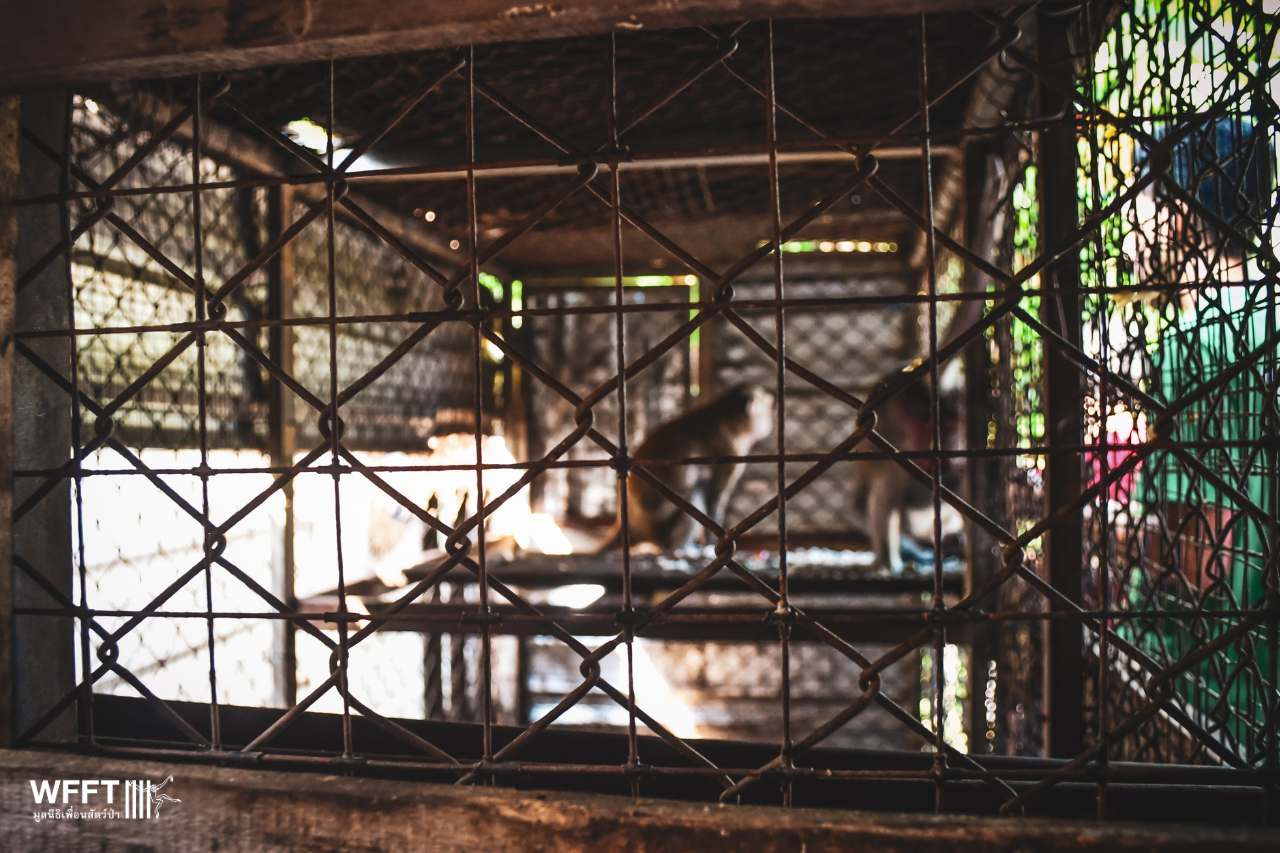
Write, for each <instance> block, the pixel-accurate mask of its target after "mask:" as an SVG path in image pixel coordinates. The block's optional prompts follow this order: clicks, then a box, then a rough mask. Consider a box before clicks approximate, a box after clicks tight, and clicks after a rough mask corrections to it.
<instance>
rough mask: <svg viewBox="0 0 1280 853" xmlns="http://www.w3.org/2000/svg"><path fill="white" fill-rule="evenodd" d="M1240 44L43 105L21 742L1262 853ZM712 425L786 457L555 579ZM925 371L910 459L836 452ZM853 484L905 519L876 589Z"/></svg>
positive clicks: (1053, 12)
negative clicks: (731, 391) (1241, 829)
mask: <svg viewBox="0 0 1280 853" xmlns="http://www.w3.org/2000/svg"><path fill="white" fill-rule="evenodd" d="M1276 28H1277V20H1276V15H1275V12H1274V11H1272V10H1268V9H1266V8H1263V5H1262V4H1254V3H1251V2H1243V0H1241V2H1225V3H1217V2H1214V3H1210V2H1207V0H1179V2H1177V3H1169V4H1153V3H1147V2H1132V3H1109V2H1086V3H1082V4H1059V3H1033V4H1028V5H1027V6H1025V7H1019V8H1014V9H1009V10H1007V11H1002V12H998V13H997V12H987V11H982V10H975V11H972V12H963V13H962V12H955V13H946V14H930V15H917V16H900V17H883V18H851V19H827V20H778V21H752V22H746V23H734V24H730V23H725V24H717V25H714V26H705V27H690V28H686V29H672V30H658V31H639V32H629V31H619V32H616V33H614V34H611V35H604V36H583V37H578V38H572V39H562V40H558V41H549V42H527V43H512V44H495V45H478V46H475V47H460V48H459V49H458V50H455V51H443V50H442V51H431V52H423V53H417V54H412V55H407V54H406V55H391V56H372V57H366V58H356V59H344V60H336V61H332V62H325V63H316V64H302V65H286V66H274V67H266V68H253V69H248V70H240V71H234V72H228V73H226V74H225V75H219V76H214V75H203V76H200V77H197V78H189V77H188V78H173V79H162V80H145V81H134V82H131V83H128V84H123V83H113V84H101V85H94V86H84V87H81V88H80V89H77V90H76V91H75V92H74V93H71V94H70V95H68V98H67V100H66V102H65V103H51V104H47V105H46V106H47V108H46V109H45V111H44V113H43V114H42V115H41V116H40V117H33V118H30V119H29V120H26V121H25V124H24V128H23V146H24V147H23V158H24V173H25V174H27V175H28V176H29V177H27V178H24V180H26V181H27V182H28V183H27V184H26V189H27V190H28V192H27V194H26V195H25V197H24V198H21V199H19V205H20V206H21V208H22V210H24V211H30V213H28V214H27V215H29V216H35V215H37V213H36V212H42V213H41V214H40V215H46V216H47V218H46V220H45V221H46V223H47V224H48V225H49V228H50V229H51V230H49V233H48V234H46V236H48V237H49V238H50V239H49V240H48V241H47V242H48V243H49V244H50V245H52V248H48V247H47V246H45V245H40V246H34V245H33V246H32V247H31V248H30V250H29V251H28V253H27V257H28V258H29V260H30V262H29V263H28V264H27V266H26V268H25V269H20V270H19V273H20V279H19V287H20V300H22V299H25V300H26V301H25V302H22V301H20V303H19V306H20V310H19V328H18V333H17V335H16V340H15V346H16V348H17V352H18V353H19V355H20V356H21V360H20V362H19V367H18V371H19V376H18V379H17V382H18V387H19V389H26V392H27V393H28V394H29V395H30V399H31V400H32V401H33V405H34V406H35V408H34V409H33V410H32V411H37V410H38V415H37V414H32V415H31V416H30V417H27V418H26V420H21V419H20V420H19V422H18V423H17V424H16V427H15V428H16V431H17V434H18V442H17V447H18V458H17V472H16V473H17V479H18V489H17V501H16V502H15V512H14V519H13V523H14V530H15V541H16V543H17V544H16V549H15V551H16V554H15V565H16V571H15V584H16V588H17V606H16V607H15V611H14V619H15V626H16V632H17V636H18V641H17V642H18V644H19V645H20V646H21V647H23V648H34V647H37V646H39V647H43V648H46V649H48V650H49V654H50V655H51V656H52V657H53V658H55V659H56V661H57V664H56V665H54V666H48V667H45V668H44V670H43V671H42V672H36V671H35V670H36V669H40V668H39V667H32V671H28V672H25V673H20V674H19V675H18V677H17V678H18V690H19V694H20V701H19V707H20V713H19V718H18V725H17V735H18V739H19V742H21V743H27V744H35V745H65V744H67V743H74V744H79V745H81V746H82V747H85V748H92V749H97V750H102V751H107V752H121V753H131V754H143V753H145V754H162V755H169V756H174V757H182V758H193V759H194V758H202V757H203V758H208V759H211V760H216V761H231V760H235V759H236V758H237V757H243V756H246V755H248V756H252V757H253V758H254V759H255V760H258V761H261V762H263V763H266V764H271V765H279V766H286V767H287V766H311V765H313V764H316V763H321V764H325V763H332V764H334V765H335V766H343V767H347V768H354V767H359V768H360V769H361V770H362V771H363V772H371V773H389V774H408V775H415V776H420V777H425V778H439V779H445V780H460V781H465V782H477V781H481V782H486V783H493V784H513V785H535V784H536V785H544V786H545V785H552V786H560V787H567V788H574V787H579V788H588V789H591V790H604V789H608V790H615V789H616V790H618V791H630V792H639V793H645V794H656V795H669V796H688V797H701V798H706V799H717V798H719V799H724V800H736V799H745V800H749V801H756V802H771V801H779V800H780V801H782V802H785V803H787V804H793V803H794V804H823V805H841V806H854V807H866V808H876V807H894V808H922V809H924V808H934V809H947V810H970V811H978V812H990V811H995V810H1004V811H1018V810H1022V809H1027V810H1030V811H1033V812H1034V811H1047V812H1054V813H1067V814H1087V813H1096V814H1098V815H1099V816H1103V817H1112V816H1123V817H1139V818H1142V817H1146V818H1153V819H1161V818H1167V817H1168V816H1169V814H1170V813H1171V807H1170V805H1169V803H1171V802H1175V801H1176V802H1177V803H1178V804H1179V805H1178V806H1177V807H1176V808H1174V809H1173V811H1174V812H1176V813H1178V814H1181V815H1183V816H1186V817H1198V818H1201V819H1205V820H1223V821H1237V822H1238V821H1266V822H1275V821H1276V820H1277V814H1280V801H1278V800H1277V799H1276V797H1277V794H1280V788H1278V787H1277V785H1278V784H1280V777H1277V775H1276V774H1277V772H1278V770H1277V769H1278V765H1280V748H1278V746H1277V729H1278V728H1280V694H1278V692H1277V684H1278V683H1280V680H1278V678H1277V667H1278V666H1280V656H1278V655H1277V644H1278V642H1280V629H1278V626H1277V620H1278V619H1280V583H1278V582H1277V576H1278V569H1277V558H1276V553H1277V551H1276V540H1277V532H1278V530H1280V461H1278V459H1280V450H1278V445H1277V437H1278V433H1277V425H1278V421H1280V412H1278V410H1277V382H1280V357H1278V352H1280V349H1278V346H1277V338H1278V335H1280V323H1277V296H1278V294H1280V288H1278V287H1277V284H1276V278H1275V277H1276V274H1277V271H1278V266H1280V265H1278V264H1277V260H1276V255H1275V248H1276V245H1277V241H1276V238H1275V231H1274V228H1275V224H1276V215H1277V209H1276V205H1277V201H1276V199H1277V194H1276V188H1277V178H1276V175H1277V161H1276V151H1277V148H1276V141H1275V136H1276V132H1277V127H1278V125H1280V114H1278V108H1277V88H1278V85H1280V84H1277V83H1276V71H1277V69H1278V68H1280V56H1278V55H1277V47H1276V38H1275V35H1276ZM32 115H33V116H34V113H33V114H32ZM28 164H40V165H38V166H35V167H33V168H27V167H28ZM58 231H61V232H62V235H61V238H60V239H59V238H58V237H57V236H55V235H56V233H57V232H58ZM24 239H26V236H25V235H24ZM24 292H25V295H24ZM624 368H625V369H624ZM740 382H751V383H756V384H758V385H760V386H763V387H765V388H767V389H770V390H771V391H772V392H773V393H774V394H775V395H776V399H777V401H778V403H779V404H780V407H781V415H780V418H779V421H778V424H779V425H780V426H781V428H782V429H781V432H780V434H779V435H775V436H774V437H772V438H770V439H769V440H768V441H767V442H762V443H761V444H759V445H757V446H756V447H755V448H754V449H753V450H752V452H751V453H750V454H749V456H750V458H749V459H747V460H744V461H746V462H747V465H746V468H745V471H746V473H745V475H744V476H743V478H742V480H741V482H740V483H739V485H738V487H737V489H736V491H735V493H734V495H733V497H732V500H731V501H730V503H729V509H728V512H727V517H726V518H724V519H713V521H714V522H716V523H717V524H718V525H720V527H721V529H720V530H716V529H709V530H708V533H707V536H706V540H707V543H708V544H707V545H706V547H705V548H702V549H700V550H697V551H688V552H681V553H676V554H651V553H639V552H637V553H632V554H629V555H625V556H624V554H623V553H622V552H621V551H620V550H613V551H609V552H601V553H597V549H598V547H599V545H600V544H601V543H602V542H603V541H604V540H605V539H606V537H607V535H608V533H609V531H610V530H611V528H612V526H613V525H614V524H615V523H616V520H617V518H618V516H619V509H620V506H619V496H620V495H621V494H623V493H624V492H623V491H622V489H624V488H625V487H626V486H625V485H624V483H626V482H630V483H635V482H636V481H637V478H638V477H643V476H645V475H644V472H643V468H644V465H645V463H644V461H643V460H642V461H641V462H640V463H634V461H633V460H632V459H631V455H632V454H634V451H635V448H636V447H638V445H639V444H640V442H641V440H642V439H643V437H644V436H645V435H647V434H649V433H650V432H651V431H652V430H653V429H655V428H656V427H657V426H659V425H661V424H662V423H664V422H666V421H669V420H670V419H671V418H673V417H675V416H677V415H679V414H680V413H681V412H684V411H686V410H688V409H689V408H691V407H693V406H696V405H699V404H701V403H705V401H707V400H710V399H713V398H715V396H716V395H717V394H718V393H720V392H723V391H724V390H725V389H728V388H730V387H733V386H734V385H735V384H736V383H740ZM917 382H919V383H927V386H928V387H929V388H930V389H931V390H930V392H929V393H930V399H931V405H933V406H935V408H934V409H933V412H934V413H935V415H939V414H942V413H943V412H944V411H947V412H958V413H959V420H958V422H957V423H956V424H955V426H956V427H957V428H958V437H953V436H951V435H950V425H948V424H940V425H939V427H938V429H937V431H936V433H934V434H932V435H931V436H930V438H929V441H928V442H926V445H925V446H922V447H907V446H894V445H893V444H892V443H891V442H886V441H885V440H884V438H883V434H884V431H885V430H886V429H888V428H890V427H892V426H893V425H892V424H886V422H885V420H884V419H885V418H887V417H892V415H891V414H889V413H890V412H891V411H892V409H891V403H892V401H893V399H894V398H895V396H897V395H900V394H901V393H902V392H903V389H904V388H905V387H907V386H908V385H909V384H911V383H917ZM944 400H945V401H948V403H947V405H946V407H945V408H944V405H943V401H944ZM871 412H876V413H877V414H878V416H879V419H880V420H879V422H878V423H877V422H876V421H875V420H874V419H870V418H869V417H868V415H869V414H870V413H871ZM873 427H875V428H876V429H878V430H880V432H874V433H873V432H872V428H873ZM68 456H70V461H68ZM882 459H889V460H891V461H892V462H893V463H894V464H897V465H901V466H904V467H906V468H908V469H909V470H910V473H911V475H912V476H913V477H914V478H915V479H916V480H917V481H918V482H919V484H920V486H921V488H922V489H923V490H924V492H925V493H927V494H928V495H929V497H928V498H927V499H926V501H927V504H928V505H927V506H926V507H925V508H926V509H927V511H928V512H927V514H929V515H931V516H932V519H931V520H932V521H933V522H934V524H933V525H932V527H933V529H934V531H935V532H934V534H933V535H932V536H923V537H920V536H916V537H915V539H914V540H913V541H910V542H909V543H908V544H909V545H910V553H909V554H908V553H907V552H906V551H904V554H905V555H906V556H907V557H908V561H907V567H906V569H905V570H904V571H902V572H895V571H892V570H891V568H890V567H889V566H883V565H878V564H877V562H876V560H875V558H874V556H873V554H872V553H871V551H870V549H869V542H868V532H867V530H866V529H865V524H861V523H859V521H858V514H857V512H856V511H855V503H856V495H855V488H854V480H853V477H852V472H853V470H854V468H855V466H860V465H862V466H867V465H870V464H872V463H873V462H876V461H877V460H882ZM633 464H638V465H639V468H640V470H636V469H635V468H633V467H632V466H633ZM687 464H695V463H687ZM702 464H705V460H704V463H702ZM717 464H727V462H726V461H725V460H720V461H719V462H717ZM780 493H783V494H785V501H780V500H779V494H780ZM780 503H781V504H782V506H784V507H785V515H784V514H783V513H782V512H780V511H779V505H780ZM944 515H945V516H948V517H952V518H955V519H959V520H962V521H963V523H964V535H963V537H962V541H957V540H955V539H954V538H953V537H944V536H943V535H942V527H943V518H944ZM51 531H52V532H53V534H54V535H50V534H51ZM63 533H65V536H64V535H62V534H63ZM24 644H25V645H24ZM24 679H25V681H24ZM36 684H40V685H43V686H40V687H29V688H28V685H36ZM24 691H26V692H24ZM588 729H590V730H591V731H592V734H591V735H590V736H589V737H588V736H587V735H586V734H585V730H588ZM886 783H888V784H886ZM1082 783H1083V784H1082ZM1191 784H1194V785H1199V786H1202V787H1203V789H1204V791H1205V792H1212V794H1210V793H1203V794H1202V795H1196V796H1192V795H1190V794H1188V790H1189V789H1188V788H1187V786H1188V785H1191ZM1170 797H1172V798H1175V799H1174V800H1170V799H1169V798H1170ZM1178 798H1181V799H1178Z"/></svg>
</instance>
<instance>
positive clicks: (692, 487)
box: [599, 383, 775, 552]
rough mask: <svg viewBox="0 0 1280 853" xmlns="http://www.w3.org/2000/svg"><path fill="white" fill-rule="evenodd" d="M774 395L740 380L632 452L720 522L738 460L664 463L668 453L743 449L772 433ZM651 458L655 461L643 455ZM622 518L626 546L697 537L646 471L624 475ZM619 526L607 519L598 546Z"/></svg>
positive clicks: (674, 545) (616, 541) (666, 544)
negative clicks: (606, 528)
mask: <svg viewBox="0 0 1280 853" xmlns="http://www.w3.org/2000/svg"><path fill="white" fill-rule="evenodd" d="M774 412H775V409H774V399H773V395H772V394H770V393H769V392H768V391H766V390H765V389H764V388H761V387H760V386H758V385H752V384H747V383H743V384H739V385H735V386H733V387H732V388H730V389H728V390H727V391H725V392H724V393H723V394H720V395H719V396H717V397H715V398H714V399H712V400H710V401H709V402H706V403H703V404H702V405H699V406H696V407H694V408H693V409H690V410H689V411H687V412H685V413H684V414H682V415H680V416H679V417H677V418H675V419H673V420H670V421H667V422H666V423H664V424H662V425H661V426H659V427H658V428H657V429H655V430H653V432H651V433H649V435H648V436H647V437H646V438H645V440H644V441H643V442H641V444H640V446H639V447H638V448H637V449H636V451H635V453H634V454H633V458H635V459H636V460H637V461H638V462H639V463H640V464H641V465H643V466H644V467H645V470H647V471H649V472H650V473H651V474H653V476H655V477H657V478H658V479H659V480H661V481H662V482H663V483H664V484H665V485H666V486H667V487H668V488H670V489H671V491H673V492H675V493H676V494H678V495H681V496H682V497H684V498H685V499H686V500H687V501H689V503H691V504H693V505H694V506H695V507H697V508H698V509H699V510H700V511H701V512H703V513H705V514H706V515H708V516H710V517H711V518H712V519H714V520H715V521H716V522H717V523H720V524H724V522H725V518H724V515H725V511H726V510H727V509H728V507H729V498H730V497H731V496H732V495H733V490H734V488H735V487H736V486H737V485H738V480H740V479H741V478H742V470H743V468H744V467H745V463H744V462H731V463H730V462H725V463H719V464H715V465H691V464H671V463H670V462H669V461H667V460H672V459H683V458H688V457H700V456H744V455H746V453H747V451H749V450H750V449H751V447H752V446H753V445H754V444H756V442H758V441H761V440H763V439H765V438H768V437H769V436H770V435H772V434H773V426H774V417H775V414H774ZM646 460H655V461H651V462H650V461H646ZM627 519H628V527H629V532H630V541H631V544H632V545H633V546H635V545H640V544H642V543H647V544H649V545H651V546H656V547H657V548H659V549H662V550H665V551H676V550H683V549H687V548H690V547H693V546H695V545H697V544H698V531H699V527H700V526H699V525H698V523H697V522H696V521H694V519H692V518H690V517H689V515H688V514H687V513H685V512H684V510H683V509H681V508H680V507H678V506H676V505H675V504H674V503H672V502H671V500H670V499H669V498H667V496H666V495H664V494H663V493H662V492H661V491H659V490H658V488H657V487H656V486H654V485H653V484H652V483H651V482H650V481H649V480H648V479H647V478H645V477H644V476H641V475H636V476H632V477H630V478H629V479H628V482H627ZM621 544H622V529H621V526H620V524H619V523H618V522H615V523H614V527H613V530H612V531H611V533H610V535H609V537H608V539H607V540H606V541H605V544H604V545H603V546H601V547H600V549H599V550H600V552H603V551H607V550H609V549H611V548H617V547H620V546H621Z"/></svg>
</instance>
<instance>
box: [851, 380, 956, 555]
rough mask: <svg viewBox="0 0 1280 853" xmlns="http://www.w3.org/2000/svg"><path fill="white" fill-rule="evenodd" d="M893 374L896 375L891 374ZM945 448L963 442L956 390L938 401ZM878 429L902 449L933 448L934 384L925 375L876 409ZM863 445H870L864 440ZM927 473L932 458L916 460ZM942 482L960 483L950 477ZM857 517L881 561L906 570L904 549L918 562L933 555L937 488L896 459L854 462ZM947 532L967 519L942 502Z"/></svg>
mask: <svg viewBox="0 0 1280 853" xmlns="http://www.w3.org/2000/svg"><path fill="white" fill-rule="evenodd" d="M890 378H891V377H890ZM938 409H939V416H940V418H939V419H940V421H941V427H942V428H941V433H942V444H941V446H942V448H943V449H948V448H954V447H955V446H956V445H957V443H958V442H959V440H960V435H961V430H962V427H963V421H962V418H961V413H960V407H959V405H958V401H957V400H956V399H955V396H954V395H953V394H949V393H947V392H946V391H943V392H942V395H941V396H940V398H939V400H938ZM877 414H878V418H877V421H876V431H877V432H878V433H880V434H881V435H883V436H884V437H885V438H886V439H888V440H889V441H890V442H891V443H892V444H893V446H894V447H896V448H898V450H904V451H922V450H929V449H931V448H932V446H933V410H932V402H931V400H930V382H929V380H928V378H927V377H926V378H922V379H920V380H918V381H916V382H913V383H912V384H911V385H909V386H908V387H906V388H904V389H902V390H901V391H899V392H898V393H897V394H895V395H893V396H892V397H890V398H889V400H887V401H886V402H885V403H884V404H883V405H882V406H880V407H879V408H878V409H877ZM861 447H862V448H863V449H867V448H869V447H870V446H869V445H868V444H867V443H866V442H864V443H863V444H862V445H861ZM914 461H915V463H916V464H917V465H918V466H920V467H921V468H923V469H924V470H925V472H926V473H931V472H932V471H933V468H934V460H932V459H916V460H914ZM946 474H947V472H946V470H945V466H944V476H943V483H944V485H947V486H949V487H953V488H954V486H955V485H956V484H955V483H954V482H951V478H950V477H948V476H946ZM853 494H854V497H853V504H854V521H855V523H856V524H857V526H859V527H861V528H862V529H863V530H864V531H865V532H866V534H867V536H868V537H869V538H870V539H871V550H872V552H873V553H874V554H875V557H876V564H877V565H879V566H887V567H888V568H889V571H890V572H892V573H893V574H895V575H898V574H902V571H903V568H904V560H903V552H904V550H905V551H907V552H908V556H909V557H910V558H912V559H913V560H914V561H923V560H931V559H932V558H933V552H932V544H933V490H932V488H930V486H929V485H928V484H927V483H922V482H920V481H919V480H917V479H916V478H915V477H913V476H911V474H909V473H907V471H906V470H905V469H904V468H903V467H902V466H901V465H900V464H898V462H896V461H895V460H893V459H866V460H859V461H857V462H854V463H853ZM941 516H942V535H943V536H944V537H955V536H958V535H959V534H960V533H961V531H962V530H963V527H964V521H963V519H962V518H961V516H960V513H958V512H957V511H956V510H955V508H954V507H952V506H951V505H950V504H948V503H946V502H943V504H942V512H941Z"/></svg>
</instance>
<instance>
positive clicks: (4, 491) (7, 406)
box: [0, 98, 19, 746]
mask: <svg viewBox="0 0 1280 853" xmlns="http://www.w3.org/2000/svg"><path fill="white" fill-rule="evenodd" d="M18 108H19V106H18V99H17V98H0V745H4V746H10V745H12V743H13V735H14V731H13V526H12V523H11V518H12V517H13V353H14V347H13V337H12V335H13V320H14V309H15V298H16V296H17V267H16V260H17V258H16V253H17V248H18V246H17V243H18V220H17V216H16V213H15V211H14V208H13V207H12V206H11V205H10V203H9V202H10V199H12V198H13V196H14V195H15V194H16V191H17V189H18Z"/></svg>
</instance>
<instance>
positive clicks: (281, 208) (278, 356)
mask: <svg viewBox="0 0 1280 853" xmlns="http://www.w3.org/2000/svg"><path fill="white" fill-rule="evenodd" d="M292 208H293V188H292V187H290V186H287V185H286V186H281V187H275V188H273V189H271V190H270V191H269V192H268V194H267V227H268V230H269V232H270V235H269V238H268V239H269V240H274V239H276V238H277V237H278V236H279V235H280V234H283V233H284V232H285V231H286V230H287V229H288V227H289V224H290V223H291V221H292V219H293V216H292ZM293 262H294V246H293V243H291V242H290V243H286V244H285V246H284V247H283V248H282V249H281V250H280V252H279V253H278V254H277V255H276V256H275V257H274V258H273V259H272V261H271V263H270V264H269V265H268V267H267V288H268V291H267V294H268V295H267V298H268V300H269V301H270V302H269V305H268V306H267V311H268V314H269V316H270V317H271V319H273V320H275V319H282V318H284V317H288V316H290V315H291V314H292V313H293V291H294V263H293ZM293 337H294V335H293V327H292V326H286V325H279V326H272V327H271V328H270V338H269V344H268V348H269V350H270V356H271V360H272V361H274V362H275V363H276V364H277V365H279V366H280V369H281V370H282V371H284V372H285V373H287V374H290V375H292V374H293ZM268 399H269V406H270V452H271V464H272V465H273V466H288V465H292V464H293V461H294V456H296V455H297V454H296V451H297V426H296V423H297V422H296V420H295V418H294V394H293V392H292V391H290V390H289V389H288V388H287V387H285V385H284V383H283V382H281V381H280V380H279V379H276V378H275V377H272V378H271V386H270V392H269V398H268ZM283 492H284V527H283V530H282V532H281V538H282V541H281V543H280V545H281V547H280V563H279V571H278V575H277V581H278V588H277V589H278V594H279V595H280V600H281V601H283V602H284V603H285V604H286V605H288V606H289V607H290V608H291V609H293V608H296V607H297V603H298V602H297V597H296V595H295V594H294V593H295V589H294V552H293V547H294V532H295V531H294V517H293V482H292V481H290V482H289V483H287V484H285V487H284V489H283ZM296 640H297V634H296V629H295V628H294V625H293V623H292V622H289V621H287V620H281V621H280V626H279V637H278V638H277V642H278V643H279V648H280V652H281V653H280V655H279V657H278V658H277V667H278V670H277V672H276V684H277V685H278V686H279V688H280V698H281V701H283V702H284V704H285V707H290V708H291V707H293V706H294V705H295V704H297V701H298V666H297V647H296V645H295V644H296Z"/></svg>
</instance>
